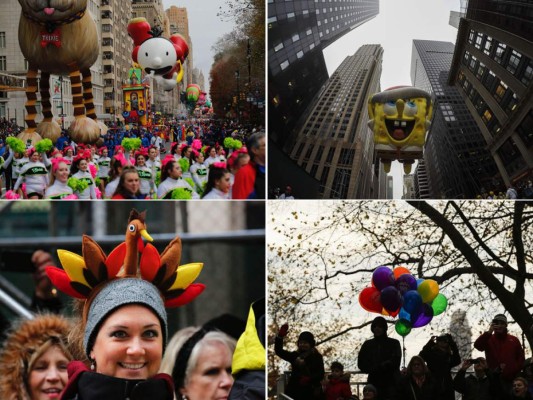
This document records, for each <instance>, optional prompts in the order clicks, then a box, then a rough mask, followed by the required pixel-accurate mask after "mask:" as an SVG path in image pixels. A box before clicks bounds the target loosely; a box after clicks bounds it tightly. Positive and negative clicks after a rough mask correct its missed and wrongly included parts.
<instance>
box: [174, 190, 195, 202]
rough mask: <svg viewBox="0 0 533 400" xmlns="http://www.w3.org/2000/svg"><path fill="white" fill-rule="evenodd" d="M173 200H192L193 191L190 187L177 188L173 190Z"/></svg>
mask: <svg viewBox="0 0 533 400" xmlns="http://www.w3.org/2000/svg"><path fill="white" fill-rule="evenodd" d="M172 199H173V200H190V199H192V193H191V191H190V190H189V189H185V188H177V189H174V190H173V191H172Z"/></svg>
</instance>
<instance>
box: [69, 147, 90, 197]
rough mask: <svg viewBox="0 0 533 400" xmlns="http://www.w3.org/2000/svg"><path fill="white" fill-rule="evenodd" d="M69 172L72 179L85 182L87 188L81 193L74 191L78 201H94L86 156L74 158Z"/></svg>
mask: <svg viewBox="0 0 533 400" xmlns="http://www.w3.org/2000/svg"><path fill="white" fill-rule="evenodd" d="M70 171H71V172H72V177H73V178H76V179H79V180H83V181H85V182H87V185H88V186H87V188H85V189H84V190H83V191H82V192H78V191H76V192H75V194H76V195H77V196H78V198H79V199H80V200H88V199H96V190H95V186H96V184H95V183H94V179H93V176H92V175H91V173H90V172H89V163H88V162H87V158H86V155H84V154H83V155H78V156H76V157H75V158H74V161H73V162H72V166H71V169H70Z"/></svg>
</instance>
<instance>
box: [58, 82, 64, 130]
mask: <svg viewBox="0 0 533 400" xmlns="http://www.w3.org/2000/svg"><path fill="white" fill-rule="evenodd" d="M59 85H60V87H59V95H60V96H61V129H62V130H63V129H65V109H64V108H63V75H59Z"/></svg>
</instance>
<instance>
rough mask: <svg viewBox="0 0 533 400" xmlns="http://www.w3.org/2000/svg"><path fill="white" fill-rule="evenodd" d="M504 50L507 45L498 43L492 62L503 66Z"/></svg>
mask: <svg viewBox="0 0 533 400" xmlns="http://www.w3.org/2000/svg"><path fill="white" fill-rule="evenodd" d="M506 49H507V45H506V44H505V43H498V47H496V54H494V60H496V61H497V62H498V63H500V64H503V61H504V56H505V50H506Z"/></svg>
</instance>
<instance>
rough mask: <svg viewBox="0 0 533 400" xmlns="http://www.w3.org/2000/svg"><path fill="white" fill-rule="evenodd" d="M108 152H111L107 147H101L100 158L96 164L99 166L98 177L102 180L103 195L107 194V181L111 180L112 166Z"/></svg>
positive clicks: (101, 189)
mask: <svg viewBox="0 0 533 400" xmlns="http://www.w3.org/2000/svg"><path fill="white" fill-rule="evenodd" d="M108 152H109V150H108V149H107V147H105V146H103V147H100V150H99V153H100V157H99V158H98V161H97V162H96V164H97V166H98V173H97V175H96V176H97V177H98V178H99V179H100V191H101V192H102V193H104V192H105V185H106V183H107V180H108V179H109V170H110V166H111V158H109V157H108Z"/></svg>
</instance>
